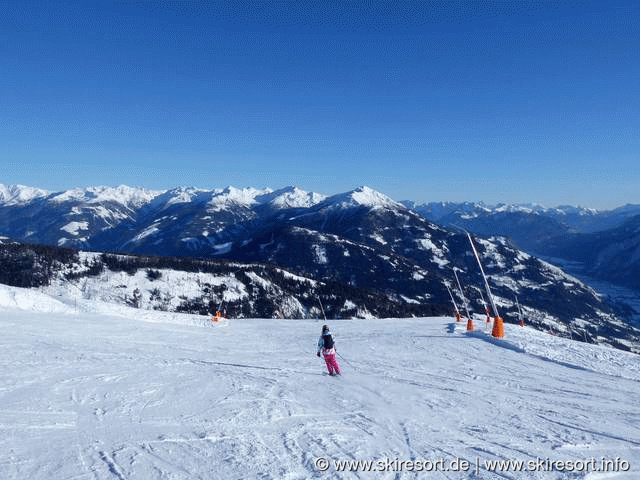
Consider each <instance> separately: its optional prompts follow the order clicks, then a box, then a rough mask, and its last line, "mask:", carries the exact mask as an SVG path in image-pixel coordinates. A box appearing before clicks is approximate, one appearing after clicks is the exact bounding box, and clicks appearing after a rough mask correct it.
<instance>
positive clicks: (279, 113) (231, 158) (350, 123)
mask: <svg viewBox="0 0 640 480" xmlns="http://www.w3.org/2000/svg"><path fill="white" fill-rule="evenodd" d="M2 10H3V13H2V15H0V183H5V184H10V183H23V184H27V185H33V186H39V187H42V188H47V189H53V190H57V189H62V188H69V187H75V186H87V185H98V184H100V185H102V184H106V185H117V184H122V183H124V184H129V185H133V186H146V187H149V188H170V187H174V186H178V185H195V186H199V187H203V188H214V187H224V186H226V185H235V186H238V187H242V186H255V187H264V186H270V187H272V188H278V187H282V186H285V185H297V186H299V187H301V188H304V189H307V190H314V191H319V192H322V193H327V194H331V193H336V192H340V191H345V190H348V189H351V188H354V187H356V186H358V185H363V184H366V185H369V186H371V187H373V188H376V189H378V190H380V191H382V192H384V193H386V194H388V195H390V196H391V197H393V198H395V199H410V200H415V201H439V200H454V201H460V200H483V201H486V202H489V203H495V202H499V201H504V202H537V203H542V204H546V205H550V206H551V205H557V204H566V203H570V204H582V205H586V206H591V207H599V208H608V207H614V206H618V205H621V204H624V203H640V191H639V188H640V3H639V2H637V1H636V2H633V1H632V2H615V1H609V2H598V1H593V2H591V1H566V2H550V1H549V2H548V1H543V0H536V1H527V0H523V1H490V0H487V1H481V0H474V1H471V0H469V1H456V0H451V1H444V0H442V1H408V0H407V1H391V0H390V1H376V0H370V1H366V0H363V1H339V0H307V1H300V2H295V1H292V0H272V1H241V0H233V1H231V0H217V1H211V2H207V1H195V0H185V1H177V0H154V1H151V0H149V1H145V0H120V1H115V0H106V1H101V0H97V1H87V0H83V1H76V2H70V1H64V0H61V1H56V2H40V1H33V2H23V1H20V2H18V1H14V0H9V1H8V2H7V1H5V2H3V4H2Z"/></svg>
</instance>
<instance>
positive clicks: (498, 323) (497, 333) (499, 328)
mask: <svg viewBox="0 0 640 480" xmlns="http://www.w3.org/2000/svg"><path fill="white" fill-rule="evenodd" d="M466 233H467V237H469V243H471V249H472V250H473V254H474V255H475V256H476V260H477V261H478V266H479V267H480V273H482V279H483V280H484V287H485V289H486V290H487V296H488V297H489V302H490V303H491V308H492V309H493V313H494V314H495V318H494V319H493V330H492V331H491V335H493V336H494V337H496V338H502V337H504V323H503V321H502V317H500V313H498V309H497V308H496V303H495V302H494V300H493V295H491V289H490V288H489V282H487V276H486V275H485V274H484V269H483V268H482V263H481V262H480V256H479V255H478V251H477V250H476V247H475V245H474V244H473V239H472V238H471V234H470V233H469V232H466Z"/></svg>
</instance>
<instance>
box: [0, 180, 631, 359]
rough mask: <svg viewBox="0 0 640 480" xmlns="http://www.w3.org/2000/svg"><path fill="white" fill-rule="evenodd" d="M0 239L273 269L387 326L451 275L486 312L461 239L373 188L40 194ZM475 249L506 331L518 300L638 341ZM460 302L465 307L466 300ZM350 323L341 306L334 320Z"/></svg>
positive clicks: (548, 268)
mask: <svg viewBox="0 0 640 480" xmlns="http://www.w3.org/2000/svg"><path fill="white" fill-rule="evenodd" d="M14 197H15V196H14ZM0 235H4V236H6V237H10V238H13V239H15V240H19V241H28V242H34V243H44V244H50V245H62V246H73V247H76V248H85V249H92V250H98V251H110V252H120V253H127V254H139V255H155V256H158V255H160V256H168V257H195V258H201V259H207V258H208V259H219V260H221V259H223V260H226V261H233V262H239V263H238V264H242V265H246V264H249V263H258V264H261V265H265V264H269V265H273V266H276V267H277V268H282V269H286V270H287V271H289V272H291V273H293V274H295V275H299V276H302V277H305V278H309V279H313V280H314V281H321V282H324V283H326V284H327V285H329V284H330V285H332V287H331V289H332V292H333V293H331V295H337V296H340V295H341V296H340V298H342V299H343V300H344V299H345V298H347V296H345V293H344V292H347V291H349V289H357V290H358V291H366V292H374V293H372V294H375V295H379V297H378V298H384V299H386V300H385V301H386V302H388V306H389V308H388V309H387V310H386V311H385V310H384V309H383V308H381V307H380V306H379V307H376V308H375V309H374V308H372V307H371V306H368V307H367V306H366V305H363V304H362V303H358V302H356V301H355V300H349V301H350V302H351V303H353V304H354V305H355V309H356V310H358V309H366V310H367V311H369V312H374V311H375V313H372V314H374V315H381V314H382V315H385V316H405V315H406V314H407V312H414V313H417V312H419V311H423V312H424V311H437V310H439V309H442V308H444V307H443V306H444V305H449V304H450V300H449V295H448V292H447V286H449V287H450V288H453V287H454V280H453V269H456V270H457V272H458V274H459V276H460V279H461V281H462V283H463V290H464V291H463V292H462V293H464V296H465V297H467V298H469V299H470V303H471V308H472V310H473V311H475V312H482V311H483V308H482V305H481V298H480V292H481V289H480V287H481V285H482V280H481V277H480V271H479V268H478V266H477V263H476V260H475V258H474V257H473V254H472V251H471V248H470V245H469V240H468V238H467V236H466V234H464V233H462V232H460V231H459V230H456V229H450V228H446V227H443V226H439V225H437V224H436V223H434V222H431V221H429V220H427V219H426V218H424V216H422V215H419V214H418V213H416V212H414V211H412V210H411V209H409V208H407V206H405V205H402V204H400V203H398V202H395V201H394V200H392V199H390V198H389V197H386V196H385V195H383V194H381V193H379V192H376V191H374V190H372V189H370V188H367V187H361V188H358V189H356V190H353V191H350V192H346V193H343V194H339V195H334V196H331V197H325V196H323V195H319V194H316V193H309V192H304V191H302V190H300V189H297V188H295V187H288V188H285V189H281V190H277V191H272V190H268V189H265V190H257V189H235V188H232V187H229V188H226V189H219V190H202V189H196V188H178V189H173V190H169V191H165V192H155V191H148V190H137V189H129V187H118V188H117V189H109V188H106V187H98V188H90V189H85V190H74V191H70V192H60V193H48V192H42V191H39V192H37V193H36V194H33V195H27V194H24V195H22V197H21V200H16V201H15V202H13V203H9V202H5V203H2V204H0ZM476 245H477V248H478V250H479V253H480V255H481V257H482V259H483V262H485V265H484V266H485V271H486V272H487V274H488V276H489V282H490V285H491V288H492V290H493V292H494V294H495V297H496V303H497V305H498V309H499V311H500V314H502V316H503V317H505V319H506V321H512V322H515V321H516V320H517V315H516V308H515V299H516V297H517V298H518V301H519V302H520V304H521V305H522V306H523V310H524V313H525V317H526V321H527V322H528V323H530V324H532V325H534V326H536V327H537V328H540V329H543V330H549V329H550V330H553V331H555V332H557V333H558V334H562V335H567V336H569V335H572V336H573V335H575V336H577V337H579V338H583V339H586V340H588V341H594V342H601V343H610V344H613V345H616V346H618V347H620V348H629V345H631V344H633V342H635V341H637V340H638V339H640V336H639V335H638V332H637V331H635V330H634V329H633V328H632V327H629V326H627V325H626V324H625V323H624V322H623V321H621V320H620V319H619V318H618V317H617V316H616V314H615V312H614V310H613V309H612V308H611V307H610V306H609V305H608V304H607V303H606V302H605V301H604V300H603V299H602V298H600V297H599V296H598V295H597V294H596V293H595V292H594V291H593V290H592V289H590V288H589V287H587V286H586V285H585V284H583V283H582V282H580V281H578V280H577V279H575V278H573V277H571V276H569V275H567V274H565V273H564V272H562V271H561V270H560V269H558V268H556V267H553V266H552V265H550V264H548V263H545V262H543V261H541V260H539V259H537V258H535V257H533V256H531V255H528V254H526V253H524V252H522V251H520V250H518V249H517V248H515V247H514V246H513V245H512V244H511V243H510V242H508V241H507V240H505V239H504V238H503V237H494V238H488V239H483V238H477V239H476ZM454 292H455V295H456V300H457V302H458V303H462V294H461V292H458V291H457V289H455V288H454ZM352 296H353V295H352ZM344 301H345V302H346V301H347V300H344ZM351 303H349V304H348V305H351ZM381 303H382V302H381ZM362 311H364V310H362ZM344 312H345V311H344V310H341V309H340V308H338V307H336V308H335V309H334V310H333V313H332V314H334V315H337V316H339V315H346V314H345V313H344ZM383 312H385V313H383Z"/></svg>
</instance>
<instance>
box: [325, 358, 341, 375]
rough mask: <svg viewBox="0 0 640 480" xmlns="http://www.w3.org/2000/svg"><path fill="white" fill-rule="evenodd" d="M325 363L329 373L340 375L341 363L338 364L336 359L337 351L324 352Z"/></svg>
mask: <svg viewBox="0 0 640 480" xmlns="http://www.w3.org/2000/svg"><path fill="white" fill-rule="evenodd" d="M322 355H323V356H324V363H326V364H327V370H329V375H332V374H334V373H335V374H337V375H340V365H338V361H337V360H336V354H335V353H323V354H322Z"/></svg>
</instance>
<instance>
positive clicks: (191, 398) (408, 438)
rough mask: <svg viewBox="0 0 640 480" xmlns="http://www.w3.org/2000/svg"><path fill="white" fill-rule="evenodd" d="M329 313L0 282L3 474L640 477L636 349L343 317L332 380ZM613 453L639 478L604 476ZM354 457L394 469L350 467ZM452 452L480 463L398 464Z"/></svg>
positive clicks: (337, 325)
mask: <svg viewBox="0 0 640 480" xmlns="http://www.w3.org/2000/svg"><path fill="white" fill-rule="evenodd" d="M322 323H323V322H321V321H318V320H272V319H252V320H234V319H230V320H224V321H222V322H218V323H213V322H212V321H211V320H210V319H209V318H207V317H199V316H195V315H181V314H173V313H165V312H154V311H146V310H138V309H133V308H128V307H124V306H116V305H112V304H109V303H104V302H98V301H88V300H87V301H74V300H73V299H72V298H71V297H65V296H60V297H56V298H54V297H52V296H49V295H47V294H45V293H43V292H41V291H37V290H26V289H19V288H13V287H6V286H0V332H1V335H0V339H1V340H0V342H1V345H2V348H0V364H1V365H2V368H0V429H1V430H2V435H1V436H0V478H3V479H24V478H29V479H47V480H48V479H67V478H76V479H85V478H86V479H94V478H100V479H103V478H105V479H107V478H114V479H134V478H135V479H156V478H158V479H160V478H172V479H192V478H206V479H211V478H225V479H252V478H265V479H268V478H278V479H279V478H290V479H306V478H340V479H342V478H389V479H391V478H394V479H396V478H398V479H405V478H425V477H426V478H443V479H459V478H475V479H497V478H511V479H516V478H517V479H520V478H544V479H548V478H552V479H554V478H555V479H563V478H588V479H599V478H628V479H635V478H638V477H639V476H640V461H638V458H640V428H639V425H640V413H639V412H638V407H637V406H638V404H640V357H638V356H637V355H633V354H629V353H625V352H622V351H619V350H614V349H610V348H606V347H601V346H596V345H586V344H583V343H577V342H572V341H570V340H566V339H562V338H559V337H554V336H550V335H546V334H544V333H541V332H538V331H535V330H532V329H529V328H526V327H525V328H521V327H516V326H512V325H506V331H507V337H506V339H502V340H497V339H493V338H492V337H491V336H489V335H487V334H486V333H485V332H484V326H483V325H482V323H481V322H476V327H477V330H476V331H475V332H473V333H471V334H467V333H466V332H465V331H464V330H463V329H462V328H461V326H460V325H462V324H458V325H456V324H455V323H452V319H449V318H422V319H383V320H342V321H338V320H333V321H330V322H329V323H330V325H331V327H332V330H333V332H334V334H335V338H336V345H337V348H338V352H339V354H340V356H339V357H338V361H339V362H340V364H341V367H342V369H343V375H342V376H341V377H338V378H332V377H329V376H327V375H325V374H324V371H325V369H324V365H323V362H322V361H321V360H320V359H318V358H316V356H315V352H316V341H317V338H318V335H319V332H320V327H321V325H322ZM603 458H604V459H605V461H606V462H610V463H608V464H607V465H609V466H611V468H613V467H612V466H613V465H614V462H617V465H618V467H622V468H624V469H626V470H627V471H619V472H614V473H612V472H594V471H593V468H600V467H601V465H602V463H601V462H602V459H603ZM318 459H327V460H328V461H329V468H328V470H327V471H325V472H320V471H319V469H318V466H322V463H321V461H319V460H318ZM592 459H593V462H592ZM346 460H353V461H363V462H364V461H373V462H374V464H373V465H374V467H376V468H379V467H380V465H382V466H383V467H385V468H386V469H387V471H385V472H381V471H378V472H364V471H363V470H362V468H361V469H360V470H359V471H351V472H347V471H342V472H340V471H338V470H337V466H336V464H335V462H340V461H346ZM440 460H442V461H443V462H444V465H445V466H447V468H450V467H451V464H452V462H456V461H457V462H458V464H459V463H460V462H462V461H465V462H469V466H470V467H469V470H468V471H453V470H451V469H449V471H442V470H438V471H435V470H433V469H432V470H431V471H429V473H425V472H424V471H423V472H415V471H414V472H411V471H408V470H407V468H404V469H403V471H398V470H397V468H396V469H395V471H394V463H393V462H394V461H397V462H405V467H406V465H407V464H406V462H409V461H411V462H414V463H416V462H424V464H425V465H427V463H426V462H439V461H440ZM493 460H505V461H509V460H514V461H517V460H523V461H525V466H529V467H530V466H532V465H533V466H534V467H535V468H534V469H537V470H538V471H521V472H513V471H506V470H504V469H503V470H502V471H497V472H492V471H489V470H490V466H488V464H487V463H486V462H490V461H493ZM375 462H378V463H375ZM379 462H382V463H379ZM385 462H386V463H385ZM527 462H528V464H529V465H528V464H527ZM545 462H547V463H545ZM548 462H555V465H556V466H557V465H558V463H557V462H582V463H583V467H584V464H585V463H586V464H587V465H588V468H587V469H586V470H585V469H584V468H583V469H582V471H579V472H571V473H568V472H567V471H559V470H557V469H556V471H543V470H542V469H544V467H545V465H549V463H548ZM625 462H626V463H625ZM398 465H399V464H398V463H395V466H396V467H397V466H398ZM575 465H579V463H575ZM618 469H620V468H618ZM529 470H531V469H529Z"/></svg>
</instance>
